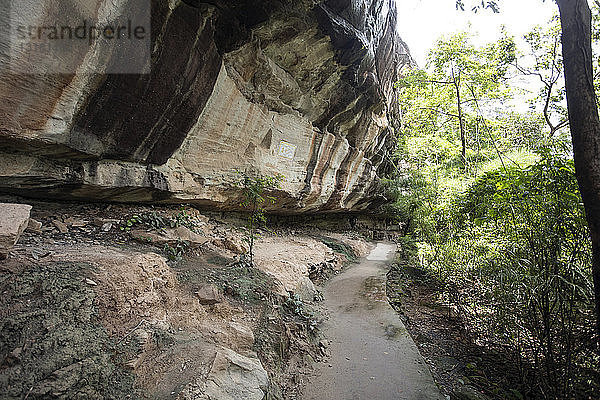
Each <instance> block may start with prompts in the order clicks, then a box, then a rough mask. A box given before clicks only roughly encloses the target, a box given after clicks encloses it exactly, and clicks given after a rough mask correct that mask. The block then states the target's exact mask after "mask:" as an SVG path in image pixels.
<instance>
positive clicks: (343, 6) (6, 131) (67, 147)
mask: <svg viewBox="0 0 600 400" xmlns="http://www.w3.org/2000/svg"><path fill="white" fill-rule="evenodd" d="M74 2H75V0H74ZM71 3H72V2H68V3H67V2H62V1H60V0H44V1H42V2H40V4H41V6H40V7H41V8H40V9H41V12H38V13H33V12H31V13H27V10H26V9H25V8H24V9H23V11H22V13H21V15H20V17H21V18H24V20H25V22H27V24H29V25H32V26H38V25H43V23H44V21H51V20H53V18H54V17H56V15H58V14H60V13H68V12H73V10H71V9H69V8H68V7H69V4H71ZM87 3H90V2H89V1H87ZM87 3H86V4H87ZM91 3H94V4H95V5H96V6H97V7H91V8H90V10H95V11H93V12H92V14H93V15H90V16H88V18H89V19H90V20H102V21H105V20H107V19H108V20H110V16H111V15H112V14H116V13H117V14H118V13H119V10H125V9H131V7H133V6H132V4H139V2H134V1H133V0H116V1H108V0H94V1H92V2H91ZM151 3H152V46H151V49H152V57H151V65H150V69H149V70H150V73H148V74H86V73H76V74H48V75H26V74H24V73H18V72H14V71H12V72H11V70H10V69H8V68H0V115H1V116H2V118H1V119H0V190H1V191H4V192H12V193H19V194H25V195H29V196H38V197H40V196H43V197H49V196H51V197H56V198H75V199H94V200H115V201H148V202H182V201H186V202H192V203H196V204H199V205H206V206H214V207H220V208H226V209H231V208H236V207H238V205H239V198H236V193H237V192H236V191H235V190H232V189H233V188H234V187H235V182H236V180H238V179H239V177H238V175H237V174H236V173H235V171H236V170H239V171H247V172H249V173H254V172H261V173H263V174H268V175H274V174H277V173H280V174H283V175H284V176H285V181H284V183H283V187H282V190H281V191H279V192H278V193H277V195H278V199H279V201H278V202H277V203H276V204H275V205H273V206H272V207H273V209H274V210H276V211H279V212H286V213H299V212H322V211H340V210H363V209H365V208H367V207H368V206H369V205H371V204H373V203H374V202H377V201H378V198H377V196H376V195H375V193H376V188H377V186H378V176H380V175H381V174H383V173H385V172H386V170H387V168H389V164H388V162H387V161H386V160H387V159H388V158H387V157H386V156H387V154H388V151H389V150H390V148H391V146H392V141H393V139H392V136H393V135H391V132H392V126H391V124H392V121H393V117H394V115H395V114H396V112H397V110H396V109H395V107H396V101H395V98H394V86H393V83H394V82H395V81H396V80H397V78H398V76H399V73H400V71H401V69H402V68H404V67H407V66H410V65H412V60H411V58H410V55H409V54H408V50H407V48H406V46H405V45H404V43H403V42H402V40H401V39H400V38H399V36H398V34H397V32H396V30H395V26H396V9H395V6H394V2H393V1H392V0H324V1H309V0H304V1H291V0H286V1H274V0H263V1H258V0H256V1H241V0H238V1H230V0H228V1H221V0H217V1H210V2H209V1H206V2H203V1H199V0H186V1H169V2H167V1H160V0H152V1H151ZM128 7H129V8H128ZM12 11H13V13H10V12H7V13H2V17H1V18H2V21H0V22H3V23H4V22H7V23H8V25H7V26H11V23H14V21H11V18H13V19H14V18H15V17H14V11H15V10H14V8H13V10H12ZM17 11H19V9H17ZM78 12H81V11H78ZM140 12H141V11H140ZM77 15H79V14H77ZM82 16H83V15H82ZM6 19H8V21H6ZM99 46H100V44H96V45H93V46H91V47H90V48H89V49H88V51H87V52H84V53H81V54H71V53H69V62H72V63H74V65H76V66H77V70H78V71H87V70H93V71H110V70H111V68H113V67H114V64H115V63H116V62H118V61H119V60H118V59H117V55H115V54H118V51H117V50H118V49H108V50H107V49H105V48H101V47H99ZM2 49H3V50H2V51H5V49H4V48H2ZM112 50H115V51H112ZM2 55H3V56H6V54H2ZM28 55H29V54H27V53H26V50H22V52H21V53H18V54H17V55H16V56H15V54H12V57H11V58H10V60H9V61H8V62H9V65H12V64H10V63H15V62H18V61H19V60H22V59H26V57H27V56H28ZM1 60H3V62H4V63H6V62H7V61H6V58H5V57H2V58H1ZM41 61H42V62H43V61H44V60H41ZM13 66H14V65H13ZM4 67H6V64H4ZM74 72H75V71H74Z"/></svg>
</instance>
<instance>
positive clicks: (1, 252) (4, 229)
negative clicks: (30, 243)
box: [0, 203, 31, 259]
mask: <svg viewBox="0 0 600 400" xmlns="http://www.w3.org/2000/svg"><path fill="white" fill-rule="evenodd" d="M30 212H31V206H29V205H26V204H7V203H0V259H3V258H6V256H7V254H8V252H9V251H10V249H11V248H12V247H13V246H14V245H15V243H17V240H19V236H21V234H22V233H23V231H24V230H25V228H27V224H28V222H29V213H30Z"/></svg>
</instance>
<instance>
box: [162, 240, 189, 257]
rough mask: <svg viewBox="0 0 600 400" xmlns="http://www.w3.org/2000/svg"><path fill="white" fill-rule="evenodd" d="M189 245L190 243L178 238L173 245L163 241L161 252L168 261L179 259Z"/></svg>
mask: <svg viewBox="0 0 600 400" xmlns="http://www.w3.org/2000/svg"><path fill="white" fill-rule="evenodd" d="M189 247H190V243H189V242H188V241H185V240H178V241H177V243H175V245H174V246H171V245H170V244H169V243H165V245H164V246H163V252H164V253H165V255H166V256H167V258H168V259H169V261H180V260H181V258H182V257H183V255H184V254H185V252H186V250H187V249H188V248H189Z"/></svg>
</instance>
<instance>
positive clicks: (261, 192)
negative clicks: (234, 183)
mask: <svg viewBox="0 0 600 400" xmlns="http://www.w3.org/2000/svg"><path fill="white" fill-rule="evenodd" d="M238 173H239V172H238ZM239 174H241V175H242V179H241V180H240V181H239V183H238V185H239V187H241V189H242V193H243V195H244V201H243V202H242V203H241V204H240V205H241V206H242V207H244V208H246V209H247V210H249V213H250V214H249V216H248V226H247V228H248V230H247V234H246V237H245V238H244V239H245V241H246V242H247V243H248V249H249V250H248V256H249V262H250V265H252V263H253V260H254V242H255V240H256V239H257V238H258V234H257V228H258V227H259V226H261V225H264V224H265V223H266V217H265V204H266V203H271V204H273V203H275V201H276V198H275V197H274V196H271V195H268V194H267V193H269V192H272V191H274V190H276V189H279V188H280V186H281V182H282V181H283V176H282V175H279V174H278V175H275V176H264V175H261V174H257V175H256V176H250V175H247V174H243V173H239Z"/></svg>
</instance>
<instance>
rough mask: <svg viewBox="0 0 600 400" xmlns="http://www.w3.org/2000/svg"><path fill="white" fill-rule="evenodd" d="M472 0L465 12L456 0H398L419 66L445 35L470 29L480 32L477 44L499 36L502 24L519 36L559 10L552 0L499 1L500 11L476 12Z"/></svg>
mask: <svg viewBox="0 0 600 400" xmlns="http://www.w3.org/2000/svg"><path fill="white" fill-rule="evenodd" d="M473 2H475V1H474V0H465V1H464V3H465V11H459V10H456V7H455V4H456V3H455V1H454V0H396V5H397V8H398V31H399V32H400V36H401V37H402V39H403V40H404V41H405V42H406V44H408V47H409V49H410V52H411V54H412V56H413V58H414V59H415V60H416V61H417V63H418V64H419V66H420V67H424V66H425V59H426V56H427V52H428V50H429V49H431V47H433V45H434V44H435V42H436V40H437V39H438V38H439V37H440V36H441V35H443V34H449V33H454V32H457V31H460V30H467V29H468V30H469V31H470V32H477V33H478V40H479V41H480V42H479V43H478V44H483V43H489V42H492V41H494V40H495V39H496V38H498V37H499V35H500V27H501V26H502V25H506V27H507V30H508V32H509V33H510V34H512V35H514V36H515V37H516V38H520V37H521V36H523V35H524V34H525V33H527V32H529V31H530V30H531V28H532V27H533V26H534V25H543V24H545V23H546V22H547V21H548V20H549V19H550V18H551V17H552V15H553V14H554V13H555V12H558V9H557V7H556V4H555V3H554V1H552V0H546V1H545V2H543V1H542V0H500V1H499V4H500V13H498V14H494V13H492V12H491V11H490V10H483V11H479V12H478V13H476V14H475V13H473V12H471V11H470V10H468V9H467V6H468V4H472V3H473ZM469 24H470V27H469Z"/></svg>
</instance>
